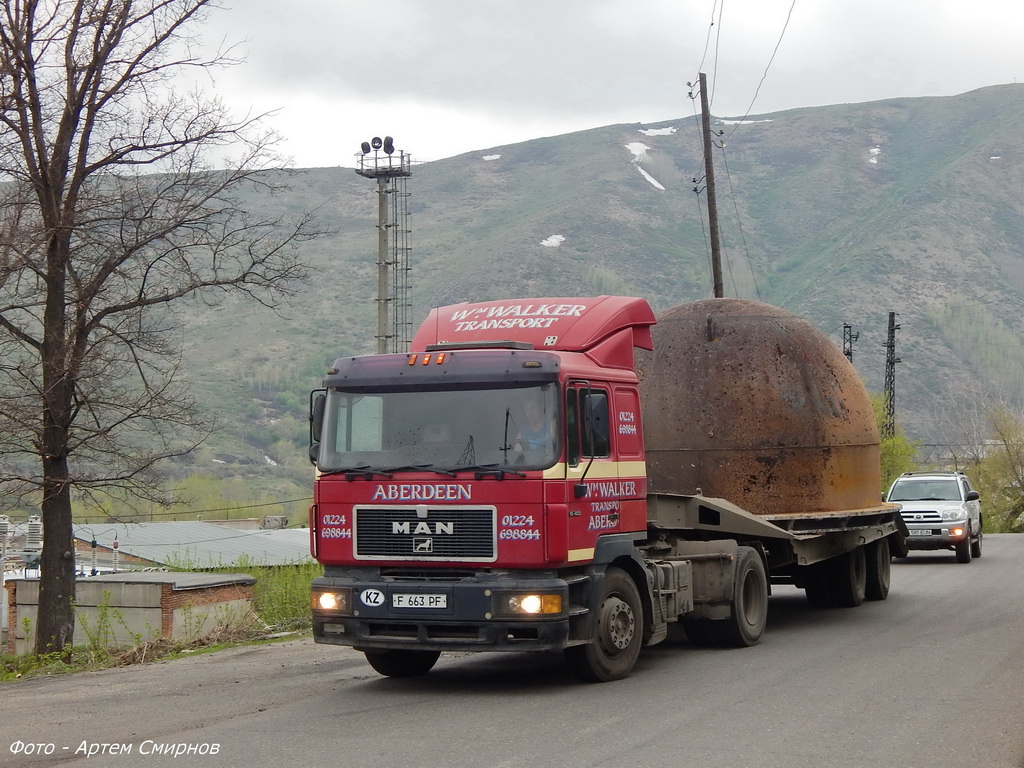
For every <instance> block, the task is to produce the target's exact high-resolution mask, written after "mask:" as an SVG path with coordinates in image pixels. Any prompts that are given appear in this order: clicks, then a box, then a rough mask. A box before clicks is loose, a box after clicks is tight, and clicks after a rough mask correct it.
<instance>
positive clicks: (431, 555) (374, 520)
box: [352, 505, 497, 562]
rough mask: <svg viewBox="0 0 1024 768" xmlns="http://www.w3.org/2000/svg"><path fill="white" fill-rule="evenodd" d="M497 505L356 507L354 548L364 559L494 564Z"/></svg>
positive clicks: (353, 536)
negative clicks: (495, 506) (495, 507)
mask: <svg viewBox="0 0 1024 768" xmlns="http://www.w3.org/2000/svg"><path fill="white" fill-rule="evenodd" d="M496 520H497V513H496V511H495V509H494V507H429V506H425V505H423V506H404V507H376V506H375V507H356V508H355V509H354V510H353V530H352V539H353V541H352V546H353V550H354V552H355V557H356V558H357V559H360V560H421V561H423V560H444V561H446V562H493V561H494V560H495V558H496V541H497V538H496V535H495V530H496Z"/></svg>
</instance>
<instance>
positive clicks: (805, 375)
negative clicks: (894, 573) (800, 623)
mask: <svg viewBox="0 0 1024 768" xmlns="http://www.w3.org/2000/svg"><path fill="white" fill-rule="evenodd" d="M310 425H311V429H310V438H311V440H310V442H311V445H310V458H311V460H312V461H313V462H314V464H315V466H316V479H315V487H314V496H313V504H312V506H311V508H310V529H311V549H312V554H313V556H314V557H315V558H316V559H317V560H318V561H319V562H320V563H322V564H323V566H324V574H323V576H322V577H319V578H317V579H315V580H314V582H313V584H312V595H311V596H312V615H313V636H314V639H315V641H316V642H319V643H332V644H337V645H344V646H351V647H353V648H355V649H357V650H360V651H363V652H364V653H365V655H366V658H367V660H368V661H369V663H370V665H371V666H372V667H373V668H374V669H375V670H377V671H378V672H379V673H381V674H384V675H388V676H396V677H404V676H412V675H419V674H424V673H426V672H428V671H429V670H430V669H431V668H432V667H433V665H434V664H435V662H436V661H437V659H438V657H439V655H440V654H441V652H443V651H505V652H508V651H550V650H559V651H564V654H565V657H566V660H567V662H568V664H569V666H570V667H571V668H572V669H573V670H574V671H575V672H576V673H577V674H578V675H579V676H581V677H582V678H584V679H586V680H591V681H608V680H615V679H618V678H622V677H625V676H626V675H628V674H629V672H630V671H631V669H632V668H633V666H634V664H635V662H636V659H637V656H638V654H639V652H640V650H641V648H642V647H643V646H647V645H653V644H655V643H658V642H660V641H661V640H663V639H664V638H665V637H666V635H667V632H668V625H669V624H671V623H673V622H679V623H681V625H682V627H683V628H684V631H685V633H686V635H687V637H688V638H689V639H690V640H691V641H692V642H694V643H697V644H702V645H721V646H734V647H742V646H751V645H754V644H756V643H757V642H758V641H759V639H760V638H761V635H762V633H763V631H764V628H765V624H766V621H767V616H768V603H769V595H770V589H771V585H772V584H783V583H785V584H793V585H796V586H797V587H799V588H802V589H804V590H805V591H806V594H807V597H808V599H809V600H810V601H811V602H812V603H813V604H815V605H822V606H850V607H852V606H856V605H859V604H860V603H861V602H862V601H864V600H865V599H869V600H882V599H884V598H885V597H886V595H887V594H888V592H889V576H890V570H889V564H890V555H893V554H903V553H905V542H904V538H903V532H904V530H905V529H904V528H903V527H902V523H901V520H900V516H899V509H900V508H899V505H897V504H889V503H885V502H883V501H882V500H881V477H880V466H879V439H878V431H877V428H876V426H875V420H874V416H873V413H872V410H871V407H870V403H869V401H868V397H867V394H866V392H865V390H864V387H863V385H862V383H861V382H860V379H859V378H858V376H857V374H856V372H855V371H854V370H853V367H852V366H851V364H850V363H849V362H848V361H847V360H846V358H845V357H844V356H843V355H842V354H841V353H840V352H839V350H838V349H837V348H836V347H835V345H833V344H832V343H831V341H830V340H829V339H828V338H827V337H825V336H824V335H823V334H821V333H820V332H818V331H817V330H816V329H814V328H813V326H811V325H810V324H809V323H807V322H806V321H804V320H802V319H800V318H798V317H796V316H794V315H792V314H790V313H788V312H785V311H783V310H781V309H778V308H776V307H772V306H769V305H767V304H762V303H759V302H753V301H746V300H738V299H709V300H705V301H698V302H694V303H691V304H684V305H681V306H679V307H676V308H674V309H671V310H668V311H666V312H665V313H663V314H662V315H661V316H660V317H658V318H655V315H654V313H653V311H652V310H651V307H650V306H649V304H648V303H647V301H645V300H643V299H639V298H629V297H619V296H599V297H593V298H538V299H514V300H504V301H487V302H478V303H465V304H458V305H454V306H448V307H442V308H437V309H434V310H433V311H432V312H431V313H430V314H429V316H428V317H427V319H426V321H425V322H424V323H423V325H422V326H421V327H420V328H419V330H418V331H417V332H416V334H415V336H414V338H413V340H412V343H411V345H410V349H409V352H408V353H393V354H379V355H368V356H357V357H345V358H341V359H338V360H336V361H335V362H334V363H333V364H332V366H331V367H330V368H329V370H328V371H327V375H326V377H325V378H324V381H323V388H322V389H319V390H316V391H314V392H313V393H312V394H311V397H310Z"/></svg>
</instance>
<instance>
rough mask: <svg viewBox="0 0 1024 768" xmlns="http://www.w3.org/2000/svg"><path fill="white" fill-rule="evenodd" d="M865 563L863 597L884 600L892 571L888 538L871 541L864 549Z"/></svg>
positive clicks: (887, 592)
mask: <svg viewBox="0 0 1024 768" xmlns="http://www.w3.org/2000/svg"><path fill="white" fill-rule="evenodd" d="M864 557H865V560H866V563H867V575H868V581H867V589H866V591H865V593H864V596H865V597H866V598H867V599H868V600H885V598H887V597H888V596H889V578H890V573H891V571H892V567H891V566H892V557H891V556H890V550H889V537H888V536H886V537H884V538H881V539H877V540H875V541H872V542H871V543H870V544H867V545H866V546H865V547H864Z"/></svg>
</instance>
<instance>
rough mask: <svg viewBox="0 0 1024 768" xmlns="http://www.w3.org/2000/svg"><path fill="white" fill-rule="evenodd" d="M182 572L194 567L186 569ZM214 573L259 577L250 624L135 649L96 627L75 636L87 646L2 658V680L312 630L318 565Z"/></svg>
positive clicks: (241, 567) (246, 566)
mask: <svg viewBox="0 0 1024 768" xmlns="http://www.w3.org/2000/svg"><path fill="white" fill-rule="evenodd" d="M179 570H191V569H189V568H186V567H181V568H179ZM204 570H210V569H204ZM212 570H213V571H215V572H223V573H227V572H232V573H236V572H245V573H248V574H251V575H252V576H253V577H254V578H255V579H256V584H255V586H254V587H253V603H252V615H251V616H250V617H249V621H246V622H232V623H230V624H224V625H222V626H219V627H216V628H215V629H214V630H213V631H211V632H209V633H206V634H204V635H203V636H202V637H194V638H181V639H172V638H165V637H161V638H156V639H153V640H142V639H141V638H138V640H137V642H135V643H133V644H132V645H130V646H124V647H117V648H111V647H107V646H106V645H105V644H104V643H103V642H102V639H101V633H100V632H98V631H95V628H91V630H92V631H89V630H87V631H85V632H84V634H85V635H86V636H85V637H84V638H76V639H79V640H84V641H85V642H84V643H81V644H78V645H74V646H69V647H67V648H65V649H64V650H63V651H61V652H54V653H46V654H36V653H26V654H21V655H18V656H15V655H12V654H8V653H3V654H0V682H9V681H12V680H18V679H22V678H29V677H45V676H50V675H63V674H69V673H73V672H87V671H93V670H98V669H107V668H110V667H123V666H128V665H130V664H144V663H147V662H152V661H159V660H166V659H173V658H178V657H181V656H185V655H192V654H196V653H208V652H211V651H217V650H221V649H223V648H230V647H232V646H237V645H246V644H251V643H262V642H275V641H278V640H281V639H289V638H294V637H301V636H303V635H305V634H307V633H308V632H309V629H310V613H309V584H310V582H311V581H312V580H313V579H314V578H316V577H317V576H319V575H320V573H321V566H320V565H319V564H318V563H315V562H308V563H302V564H299V565H275V566H261V565H256V564H253V563H247V562H244V561H243V562H238V563H234V564H232V565H229V566H223V567H219V568H215V569H212ZM103 621H109V622H112V623H115V622H117V621H118V614H117V611H116V609H113V608H112V609H110V611H109V614H108V615H106V616H105V617H104V618H103Z"/></svg>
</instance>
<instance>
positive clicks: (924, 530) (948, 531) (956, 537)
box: [904, 520, 970, 550]
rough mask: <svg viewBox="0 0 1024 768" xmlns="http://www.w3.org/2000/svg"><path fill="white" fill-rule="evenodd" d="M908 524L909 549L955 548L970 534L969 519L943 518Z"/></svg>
mask: <svg viewBox="0 0 1024 768" xmlns="http://www.w3.org/2000/svg"><path fill="white" fill-rule="evenodd" d="M904 522H905V523H906V524H907V531H908V534H909V535H908V536H907V537H906V540H907V548H908V549H918V550H927V549H954V548H955V547H956V545H957V544H959V543H961V542H962V541H963V540H964V539H966V538H968V536H970V525H969V524H968V521H967V520H955V521H949V520H943V521H942V522H923V523H922V522H912V521H909V520H905V521H904Z"/></svg>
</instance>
